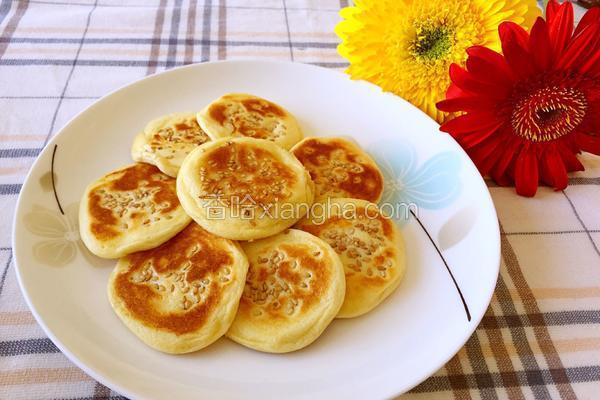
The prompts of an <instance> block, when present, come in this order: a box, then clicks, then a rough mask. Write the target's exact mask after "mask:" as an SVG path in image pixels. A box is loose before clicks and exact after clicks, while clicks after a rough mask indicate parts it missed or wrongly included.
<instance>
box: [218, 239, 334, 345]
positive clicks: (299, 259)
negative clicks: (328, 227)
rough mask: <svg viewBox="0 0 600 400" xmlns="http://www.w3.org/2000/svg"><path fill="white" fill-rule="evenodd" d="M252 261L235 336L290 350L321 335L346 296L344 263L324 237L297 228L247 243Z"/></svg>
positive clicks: (246, 341) (241, 340) (233, 328)
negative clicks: (322, 238)
mask: <svg viewBox="0 0 600 400" xmlns="http://www.w3.org/2000/svg"><path fill="white" fill-rule="evenodd" d="M242 248H243V249H244V252H245V253H246V255H247V257H248V261H249V262H250V268H249V269H248V275H247V277H246V286H245V288H244V293H243V295H242V298H241V300H240V306H239V309H238V313H237V315H236V317H235V320H234V322H233V324H232V325H231V328H230V329H229V331H228V332H227V337H229V338H230V339H232V340H234V341H236V342H238V343H240V344H242V345H244V346H247V347H250V348H252V349H255V350H260V351H266V352H270V353H285V352H289V351H294V350H298V349H301V348H303V347H305V346H308V345H309V344H310V343H312V342H313V341H314V340H316V339H317V338H318V337H319V336H320V335H321V333H323V331H324V330H325V328H326V327H327V326H328V325H329V323H330V322H331V321H332V320H333V318H334V317H335V316H336V314H337V313H338V310H339V309H340V306H341V305H342V302H343V301H344V289H345V281H344V268H343V266H342V263H341V261H340V259H339V257H338V256H337V254H336V253H335V252H334V251H333V250H332V249H331V247H330V246H329V245H328V244H327V243H325V242H324V241H323V240H321V239H319V238H317V237H315V236H313V235H310V234H308V233H306V232H302V231H299V230H295V229H290V230H286V231H285V232H283V233H280V234H278V235H276V236H272V237H270V238H266V239H261V240H257V241H253V242H245V243H242Z"/></svg>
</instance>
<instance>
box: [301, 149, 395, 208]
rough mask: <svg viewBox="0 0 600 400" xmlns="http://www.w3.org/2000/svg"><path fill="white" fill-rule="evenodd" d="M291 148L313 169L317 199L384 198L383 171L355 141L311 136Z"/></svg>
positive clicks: (375, 200)
mask: <svg viewBox="0 0 600 400" xmlns="http://www.w3.org/2000/svg"><path fill="white" fill-rule="evenodd" d="M291 152H292V153H293V154H294V155H295V156H296V158H298V160H300V162H301V163H302V165H304V167H305V168H306V169H307V170H308V171H309V172H310V176H311V178H312V180H313V181H314V182H315V188H316V193H315V198H316V199H317V200H321V199H325V198H328V197H336V198H337V197H349V198H353V199H363V200H368V201H371V202H374V203H376V202H378V201H379V200H380V199H381V194H382V193H383V175H382V174H381V171H380V170H379V167H377V164H375V162H374V161H373V160H372V159H371V157H369V156H368V155H367V153H365V152H364V151H363V150H362V149H360V148H359V147H358V146H357V145H356V144H354V143H352V142H350V141H348V140H346V139H342V138H337V137H329V138H326V137H309V138H306V139H304V140H302V141H301V142H300V143H298V144H297V145H295V146H294V147H293V148H292V150H291Z"/></svg>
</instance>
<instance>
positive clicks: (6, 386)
mask: <svg viewBox="0 0 600 400" xmlns="http://www.w3.org/2000/svg"><path fill="white" fill-rule="evenodd" d="M423 1H425V0H423ZM431 1H433V0H431ZM346 5H347V1H346V0H262V1H251V0H205V1H199V2H196V1H193V0H147V1H146V0H123V1H120V0H30V1H11V0H0V210H1V214H0V215H1V217H2V223H1V224H0V398H1V399H12V400H16V399H27V400H29V399H54V398H61V399H83V398H86V399H117V398H122V397H121V396H120V395H119V394H118V393H114V392H112V391H111V390H109V389H108V388H106V387H104V386H103V385H101V384H100V383H97V382H95V381H94V380H93V379H92V378H90V377H89V376H87V375H86V374H85V373H84V372H82V371H81V370H80V369H79V368H77V367H75V366H74V365H73V364H72V363H71V362H70V361H69V360H67V358H66V357H65V356H64V355H62V354H61V353H60V352H59V351H58V349H57V348H56V347H55V346H54V345H53V344H52V342H51V341H50V340H49V339H48V338H47V337H46V336H45V335H44V333H43V332H42V330H41V329H40V328H39V327H38V325H37V324H36V323H35V321H34V319H33V317H32V315H31V314H30V312H29V311H28V309H27V306H26V305H25V302H24V300H23V298H22V295H21V293H20V291H19V289H18V285H17V282H16V277H15V272H14V263H13V259H12V255H11V247H10V246H11V233H10V232H11V228H12V227H11V221H12V216H13V213H14V207H15V203H16V199H17V195H18V193H19V190H20V188H21V184H22V182H23V179H24V177H25V174H26V173H27V171H28V169H29V167H30V166H31V164H32V162H33V161H34V159H35V157H36V155H37V154H38V153H39V152H40V150H41V149H42V148H43V147H44V145H45V144H46V143H47V142H48V140H49V138H51V137H52V135H53V134H55V133H56V132H57V130H59V129H60V127H61V126H63V124H65V122H66V121H67V120H68V119H69V118H71V117H72V116H73V115H75V114H76V113H77V112H79V111H81V110H83V109H84V108H85V107H87V106H88V105H90V104H91V103H92V102H94V101H95V100H96V99H97V98H99V97H100V96H102V95H104V94H106V93H108V92H109V91H111V90H113V89H115V88H118V87H119V86H121V85H123V84H125V83H128V82H131V81H134V80H136V79H138V78H141V77H143V76H145V75H148V74H152V73H155V72H160V71H163V70H165V69H169V68H173V67H176V66H180V65H184V64H189V63H193V62H202V61H209V60H224V59H240V58H253V59H256V58H260V59H273V60H293V61H297V62H304V63H311V64H317V65H321V66H325V67H329V68H334V69H339V70H340V71H342V70H343V69H344V67H345V66H346V63H345V62H344V60H343V59H341V58H340V56H338V54H337V53H336V50H335V48H336V45H337V43H338V39H337V38H336V36H335V35H334V34H333V28H334V26H335V24H336V23H337V22H338V20H339V18H340V17H339V15H338V11H339V9H340V8H341V7H344V6H346ZM580 12H581V11H579V13H580ZM582 159H583V162H584V165H585V167H586V171H585V172H582V173H577V174H574V175H573V176H572V178H571V181H570V183H571V185H570V187H569V188H568V189H567V190H565V191H562V192H554V191H552V190H550V189H547V188H541V189H540V191H539V193H538V195H537V197H535V198H533V199H526V198H522V197H519V196H517V195H515V193H514V191H513V189H512V188H501V187H496V186H494V185H493V184H491V183H490V184H489V186H490V191H491V193H492V196H493V199H494V203H495V205H496V208H497V210H498V216H499V218H500V223H501V228H502V267H501V273H500V277H499V280H498V286H497V288H496V292H495V295H494V298H493V300H492V303H491V306H490V307H489V310H488V311H487V313H486V315H485V317H484V318H483V322H482V323H481V325H480V327H479V328H478V329H477V331H476V333H475V334H474V335H473V336H472V337H471V339H470V340H469V341H468V342H467V344H466V345H465V346H464V348H463V349H462V350H460V352H459V353H458V354H457V355H456V356H455V357H454V358H453V359H452V360H450V362H448V364H447V365H446V366H444V367H443V368H442V369H441V370H440V371H438V372H437V373H436V374H435V375H434V376H432V377H431V378H429V379H428V380H426V381H425V382H424V383H422V384H421V385H419V386H418V387H416V388H415V389H413V390H412V391H411V392H410V393H408V394H406V395H404V396H403V397H402V398H406V399H412V398H425V399H437V398H457V399H471V398H483V399H499V398H500V399H502V398H511V399H513V398H514V399H529V398H537V399H558V398H563V399H574V398H580V399H598V398H600V329H599V328H600V251H599V248H600V211H599V205H600V202H599V200H600V158H599V157H593V156H590V155H584V156H583V157H582ZM399 379H400V377H399Z"/></svg>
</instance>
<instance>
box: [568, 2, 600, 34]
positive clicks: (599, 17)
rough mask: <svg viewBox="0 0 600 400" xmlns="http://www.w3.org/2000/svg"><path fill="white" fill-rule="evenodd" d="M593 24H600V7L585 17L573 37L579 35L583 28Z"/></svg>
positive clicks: (594, 8)
mask: <svg viewBox="0 0 600 400" xmlns="http://www.w3.org/2000/svg"><path fill="white" fill-rule="evenodd" d="M593 23H600V7H592V8H590V9H589V10H588V11H587V12H586V13H585V14H584V15H583V17H582V18H581V20H580V21H579V24H577V28H575V33H573V36H577V35H579V34H580V33H581V31H582V30H583V28H585V27H586V26H588V25H590V24H593Z"/></svg>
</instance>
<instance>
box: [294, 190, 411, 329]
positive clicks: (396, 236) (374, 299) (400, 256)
mask: <svg viewBox="0 0 600 400" xmlns="http://www.w3.org/2000/svg"><path fill="white" fill-rule="evenodd" d="M329 201H330V202H331V204H339V205H341V206H343V205H344V204H348V203H353V204H355V205H356V206H357V207H361V206H362V207H366V206H367V205H369V204H370V205H371V206H374V207H376V209H377V210H378V212H379V213H381V212H380V210H379V207H378V206H377V205H376V204H375V203H371V202H369V201H366V200H362V199H351V198H335V199H334V198H331V199H329ZM336 211H337V209H336ZM337 215H339V213H338V212H335V213H333V212H332V213H330V214H328V217H327V218H328V219H329V218H330V217H332V216H337ZM390 223H391V228H392V234H393V237H392V239H389V238H387V240H388V241H389V242H390V245H392V246H394V247H395V249H396V250H397V251H396V257H395V265H394V267H395V268H396V269H397V273H396V275H395V276H394V279H392V280H390V281H388V282H387V283H386V284H385V285H382V286H377V287H374V286H370V287H369V289H370V290H366V291H360V292H359V291H353V293H354V294H353V295H349V291H350V290H352V287H353V280H349V279H346V297H345V300H344V304H343V305H342V307H341V309H340V311H339V313H338V315H337V318H354V317H358V316H360V315H363V314H366V313H368V312H369V311H371V310H373V309H374V308H376V307H377V306H378V305H379V304H381V303H382V302H383V301H384V300H385V299H386V298H387V297H388V296H390V295H391V294H392V293H393V292H394V291H395V290H396V289H397V288H398V286H399V285H400V283H401V282H402V279H403V278H404V275H405V273H406V247H405V245H404V239H403V237H402V233H401V232H400V229H399V228H398V226H397V224H396V223H395V222H394V221H393V220H391V219H390ZM306 225H314V224H313V221H311V220H310V219H309V218H307V217H304V218H303V219H301V220H300V221H298V223H297V224H296V225H295V226H294V227H295V228H297V229H303V227H305V226H306ZM343 262H344V261H343V259H342V263H343ZM372 265H373V268H375V265H374V264H372ZM344 270H346V266H345V265H344ZM375 289H377V290H375ZM358 293H362V295H361V296H358V297H357V294H358Z"/></svg>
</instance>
